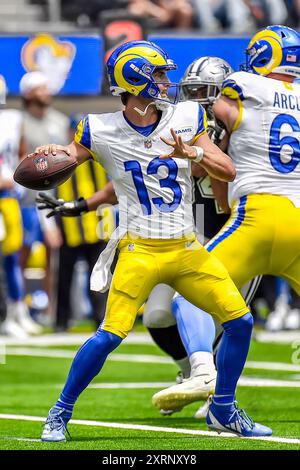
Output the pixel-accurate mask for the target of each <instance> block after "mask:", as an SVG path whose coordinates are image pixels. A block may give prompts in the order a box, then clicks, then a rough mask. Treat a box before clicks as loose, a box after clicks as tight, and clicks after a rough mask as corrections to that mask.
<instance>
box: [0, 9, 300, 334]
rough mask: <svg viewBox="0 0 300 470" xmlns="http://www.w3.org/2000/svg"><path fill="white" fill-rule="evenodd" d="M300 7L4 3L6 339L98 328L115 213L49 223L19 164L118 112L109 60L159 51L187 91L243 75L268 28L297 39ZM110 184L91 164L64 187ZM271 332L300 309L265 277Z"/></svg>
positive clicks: (1, 146) (0, 295) (1, 175)
mask: <svg viewBox="0 0 300 470" xmlns="http://www.w3.org/2000/svg"><path fill="white" fill-rule="evenodd" d="M299 21H300V0H1V2H0V75H2V77H3V80H2V82H0V94H2V95H3V96H4V95H5V94H7V98H6V104H5V105H4V104H3V105H2V106H1V110H0V125H1V130H2V133H1V134H2V135H1V136H0V239H1V262H0V334H1V335H6V336H12V337H15V338H19V339H23V338H26V337H28V336H30V335H38V334H40V333H42V332H64V331H86V330H93V329H95V328H96V326H97V325H98V324H99V321H100V320H101V318H102V317H103V314H104V311H105V303H106V295H103V294H102V295H100V294H91V293H90V292H89V288H88V281H89V273H90V271H91V269H92V267H93V265H94V263H95V261H96V259H97V257H98V255H99V253H100V251H102V250H103V249H104V248H105V245H106V243H107V240H108V239H109V236H110V234H111V233H112V231H113V230H114V228H115V226H116V224H117V208H116V207H112V208H109V209H106V213H105V221H106V222H105V223H106V226H105V227H103V224H102V225H101V223H100V225H99V218H98V217H97V215H96V214H95V213H88V214H85V215H84V216H83V217H81V218H79V217H78V218H72V219H71V218H63V219H57V220H55V219H54V218H51V219H47V218H46V217H45V214H43V213H41V212H40V213H38V211H37V209H36V203H35V196H36V194H35V192H33V191H29V190H25V189H24V188H21V187H19V186H16V185H15V184H14V183H13V180H12V174H13V171H14V169H15V167H16V166H17V164H18V161H19V158H22V156H24V155H25V154H27V153H30V152H32V151H33V150H34V148H35V147H36V146H38V145H41V144H44V143H48V142H55V143H60V144H66V143H68V142H69V141H71V140H72V136H73V134H74V131H75V129H76V126H77V123H78V122H79V121H80V119H81V118H82V116H83V115H84V114H85V113H88V112H89V113H102V112H111V111H115V110H117V109H120V101H119V100H118V99H116V98H113V97H111V96H110V95H109V92H108V85H107V82H106V78H105V60H106V58H107V57H108V56H109V54H110V53H111V51H112V50H113V48H115V47H116V46H118V45H119V44H121V43H122V42H126V41H130V40H135V39H136V40H139V39H150V40H153V41H154V42H156V43H157V44H158V45H160V46H161V47H163V48H164V49H165V50H166V51H167V52H168V53H169V55H170V56H171V57H172V58H173V59H174V61H175V62H176V63H177V64H178V70H177V71H176V72H174V75H173V76H172V81H173V82H178V81H179V80H180V78H181V76H182V75H183V72H184V70H185V69H186V67H187V66H188V65H189V64H190V63H191V62H192V61H193V60H194V59H195V58H197V57H200V56H204V55H205V56H206V55H211V56H219V57H222V58H223V59H225V60H227V61H228V62H229V63H230V64H231V66H232V67H233V69H234V70H238V69H239V65H240V64H241V63H243V62H244V57H243V51H244V49H245V47H246V45H247V42H248V40H249V37H250V36H251V35H252V34H253V32H255V31H256V30H257V29H259V28H262V27H264V26H266V25H268V24H285V25H288V26H292V27H294V28H296V29H297V28H298V27H299ZM106 182H107V176H106V175H105V173H104V171H103V170H102V169H101V167H100V166H99V165H97V166H95V165H94V163H93V162H87V163H85V164H84V165H82V166H81V167H80V168H78V169H77V170H76V172H75V174H74V176H73V177H72V178H71V179H70V180H68V181H67V182H66V183H64V184H63V185H62V186H60V187H59V188H58V189H57V191H56V195H57V196H58V197H61V198H63V199H65V200H73V199H77V198H78V197H80V196H82V197H85V198H86V197H89V196H90V195H92V194H93V193H94V192H95V191H96V190H98V189H101V188H102V187H103V186H104V185H105V184H106ZM252 308H253V311H254V313H255V317H256V323H257V325H258V326H259V327H261V328H266V329H268V330H270V331H279V330H283V329H287V330H295V329H300V299H299V298H298V297H297V296H296V294H295V293H294V292H293V291H292V290H291V289H290V288H289V286H288V285H287V284H286V283H285V282H284V281H283V280H281V279H277V278H273V277H271V276H265V277H264V278H263V281H262V283H261V285H260V288H259V290H258V292H257V294H256V296H255V298H254V301H253V304H252Z"/></svg>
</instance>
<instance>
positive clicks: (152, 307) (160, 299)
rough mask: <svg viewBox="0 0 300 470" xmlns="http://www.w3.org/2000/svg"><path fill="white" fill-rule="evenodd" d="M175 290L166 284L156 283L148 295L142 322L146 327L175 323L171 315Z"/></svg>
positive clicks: (164, 326)
mask: <svg viewBox="0 0 300 470" xmlns="http://www.w3.org/2000/svg"><path fill="white" fill-rule="evenodd" d="M174 293H175V291H174V290H173V289H172V288H171V287H170V286H167V285H166V284H158V285H157V286H155V287H154V289H153V290H152V292H151V294H150V295H149V298H148V301H147V304H146V307H145V311H144V314H143V323H144V325H145V326H146V327H147V328H168V327H169V326H173V325H176V319H175V318H174V317H173V315H172V299H173V296H174Z"/></svg>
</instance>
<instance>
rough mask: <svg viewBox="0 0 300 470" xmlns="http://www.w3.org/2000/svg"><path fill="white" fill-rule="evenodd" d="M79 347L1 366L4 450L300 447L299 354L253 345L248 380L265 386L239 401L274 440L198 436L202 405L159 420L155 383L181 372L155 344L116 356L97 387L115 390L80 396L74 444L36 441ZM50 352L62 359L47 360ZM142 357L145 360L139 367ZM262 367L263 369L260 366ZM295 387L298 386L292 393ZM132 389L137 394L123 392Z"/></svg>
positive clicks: (29, 350) (10, 359)
mask: <svg viewBox="0 0 300 470" xmlns="http://www.w3.org/2000/svg"><path fill="white" fill-rule="evenodd" d="M20 348H21V350H20ZM24 348H26V349H24ZM76 349H77V347H75V346H74V347H73V346H67V347H62V346H47V347H43V348H42V347H40V346H39V347H37V346H36V347H33V346H26V347H25V346H22V347H21V346H14V347H9V348H8V356H7V358H6V364H5V365H0V393H1V400H0V449H31V450H32V449H77V450H79V449H97V450H99V449H103V450H113V449H120V450H125V449H126V450H131V449H134V450H135V449H143V450H150V449H152V450H166V449H168V450H183V449H186V450H196V449H197V450H198V449H199V450H200V449H294V450H296V449H298V450H299V449H300V407H299V388H297V385H298V387H299V385H300V365H298V366H297V365H294V366H293V367H292V370H291V364H292V363H291V356H292V354H293V352H294V350H293V349H292V348H291V346H290V345H278V344H267V343H264V344H263V343H257V342H255V341H253V342H252V347H251V352H250V355H249V358H248V361H251V362H250V363H249V366H251V367H249V368H246V369H245V371H244V377H248V378H249V379H250V380H252V383H255V381H259V380H260V381H261V382H260V386H251V387H248V386H243V387H240V388H239V390H238V400H239V403H240V406H242V407H243V408H245V409H246V410H247V412H248V413H249V415H250V416H251V417H252V418H254V419H255V420H257V421H258V422H261V423H263V424H265V425H267V426H270V427H271V428H273V432H274V437H276V439H277V440H275V442H274V441H268V440H253V439H251V440H250V439H248V440H247V439H240V438H237V437H233V438H225V437H215V436H214V435H213V434H212V433H208V435H201V433H198V434H197V432H199V431H207V427H206V425H205V423H204V422H203V421H199V420H195V419H194V418H193V414H194V413H195V411H196V410H197V408H198V406H199V405H200V404H201V402H200V403H194V404H192V405H189V406H187V407H186V408H185V409H184V410H183V411H182V412H181V413H177V414H174V415H173V416H171V417H163V416H161V415H160V414H159V412H158V410H156V409H155V408H153V406H152V404H151V396H152V395H153V394H154V393H155V392H156V391H158V390H159V389H160V388H163V387H160V386H157V385H155V383H157V382H161V383H164V382H166V383H168V382H170V383H172V382H173V381H174V379H175V376H176V373H177V368H176V367H175V365H173V364H172V363H171V362H170V363H168V360H165V359H166V356H164V355H163V353H161V352H160V351H159V350H158V348H157V347H156V346H154V345H152V344H145V345H141V344H139V345H135V344H124V345H121V346H120V348H118V350H117V351H116V353H115V354H118V355H119V356H114V355H112V359H114V360H109V361H108V362H107V363H106V364H105V366H104V368H103V371H102V374H101V375H100V376H98V377H96V379H95V380H94V382H93V385H97V384H98V386H99V387H111V388H89V389H87V390H86V391H85V392H84V393H83V394H82V396H81V397H80V399H79V401H78V404H77V406H76V408H75V412H74V416H73V418H74V419H75V420H79V422H77V423H76V424H70V425H69V430H70V433H71V436H72V440H70V441H69V442H67V443H60V444H45V443H42V442H39V437H40V433H41V428H42V422H43V419H44V418H45V416H46V415H47V411H48V409H49V407H50V406H51V405H52V404H53V402H54V401H55V400H56V398H57V397H58V394H59V391H60V387H61V385H62V384H63V383H64V379H65V377H66V374H67V372H68V369H69V366H70V364H71V360H72V359H71V357H68V356H71V355H72V353H73V352H75V350H76ZM10 352H11V353H13V355H10ZM43 353H44V354H43ZM49 353H52V354H53V353H54V354H57V356H58V357H47V354H49ZM16 354H19V355H16ZM24 354H26V355H24ZM31 354H36V355H35V356H33V355H31ZM43 355H44V356H45V357H41V356H43ZM64 355H65V356H67V357H63V356H64ZM138 357H141V358H142V359H143V360H144V362H137V360H138ZM159 360H163V361H164V362H158V361H159ZM256 361H257V362H256ZM262 361H264V363H266V364H259V363H261V362H262ZM264 380H274V381H275V382H274V384H277V385H278V381H281V382H279V385H280V384H282V385H281V386H276V387H275V386H271V387H270V386H268V387H267V386H261V384H262V381H264ZM282 381H283V382H282ZM291 382H292V384H293V383H294V384H295V387H294V386H293V387H291V386H289V387H287V384H291ZM132 383H137V386H136V387H134V386H133V385H131V384H132ZM153 383H154V384H153ZM143 384H144V388H143ZM131 386H132V387H134V388H124V387H131ZM137 387H139V388H137ZM8 415H10V416H8ZM24 415H25V417H27V418H28V420H25V419H24ZM34 417H36V420H34ZM8 418H10V419H8ZM12 418H14V419H12ZM91 421H93V422H92V423H91ZM165 428H169V431H170V432H167V430H166V429H165ZM193 431H196V433H194V434H193ZM216 436H217V435H216ZM288 439H290V440H291V442H287V440H288Z"/></svg>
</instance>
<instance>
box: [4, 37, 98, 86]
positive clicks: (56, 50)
mask: <svg viewBox="0 0 300 470" xmlns="http://www.w3.org/2000/svg"><path fill="white" fill-rule="evenodd" d="M33 70H40V71H42V72H43V73H45V74H46V75H47V76H48V78H49V83H50V87H51V90H52V92H53V93H54V94H57V93H58V94H62V95H95V94H99V92H100V90H101V84H102V78H103V40H102V38H100V37H98V36H96V35H95V36H52V35H50V34H44V33H41V34H37V35H35V36H15V37H13V36H0V74H1V75H3V76H4V78H5V80H6V82H7V87H8V91H9V93H10V94H13V95H18V94H19V83H20V80H21V78H22V76H23V75H24V74H25V73H26V72H30V71H33Z"/></svg>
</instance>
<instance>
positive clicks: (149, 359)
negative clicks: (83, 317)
mask: <svg viewBox="0 0 300 470" xmlns="http://www.w3.org/2000/svg"><path fill="white" fill-rule="evenodd" d="M6 354H7V356H29V357H50V358H58V359H72V358H73V357H74V356H75V354H76V351H66V350H64V349H45V348H34V349H32V348H29V347H28V348H26V347H16V348H14V347H10V346H9V347H7V350H6ZM107 360H108V361H114V362H137V363H148V364H174V362H173V360H172V359H171V358H170V357H167V356H157V355H155V354H121V353H112V354H111V355H110V356H108V358H107ZM245 369H261V370H272V371H282V372H300V365H299V364H289V363H285V362H267V361H247V362H246V365H245Z"/></svg>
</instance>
